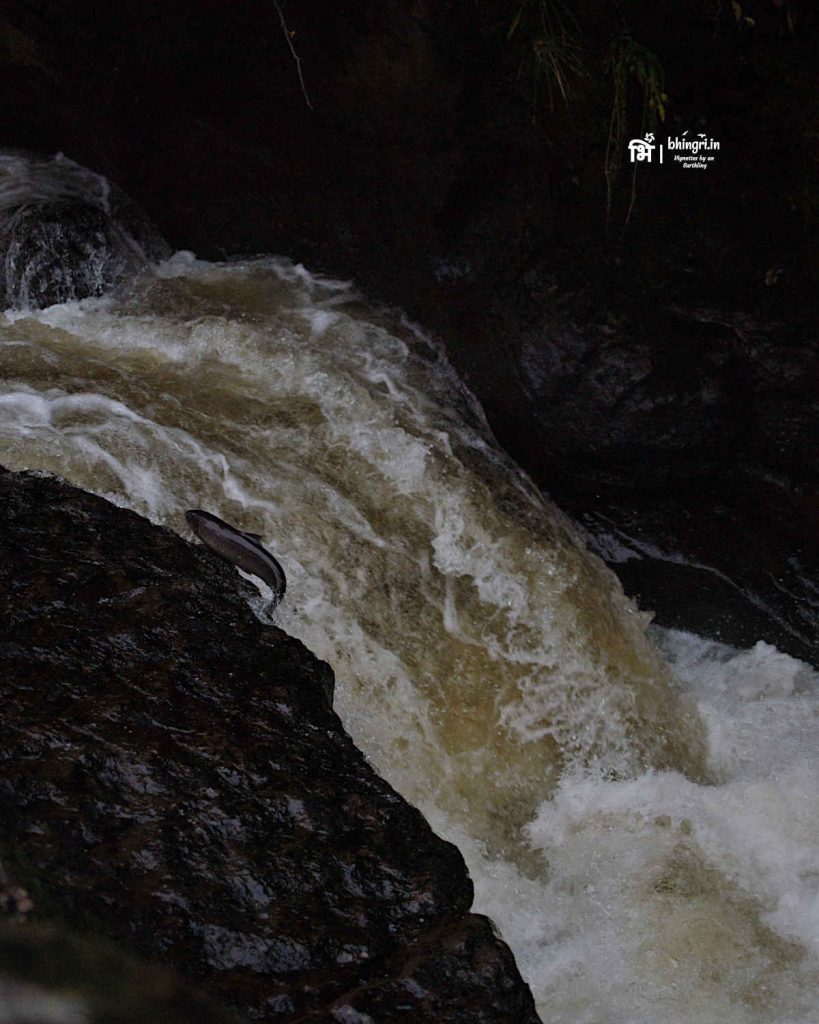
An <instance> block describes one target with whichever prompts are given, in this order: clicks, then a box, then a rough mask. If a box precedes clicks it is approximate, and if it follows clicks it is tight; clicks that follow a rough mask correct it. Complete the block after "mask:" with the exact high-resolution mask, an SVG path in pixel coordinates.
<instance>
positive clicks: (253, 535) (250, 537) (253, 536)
mask: <svg viewBox="0 0 819 1024" xmlns="http://www.w3.org/2000/svg"><path fill="white" fill-rule="evenodd" d="M244 535H245V537H247V539H248V540H255V541H260V540H261V539H262V535H261V534H260V533H248V531H247V530H245V531H244Z"/></svg>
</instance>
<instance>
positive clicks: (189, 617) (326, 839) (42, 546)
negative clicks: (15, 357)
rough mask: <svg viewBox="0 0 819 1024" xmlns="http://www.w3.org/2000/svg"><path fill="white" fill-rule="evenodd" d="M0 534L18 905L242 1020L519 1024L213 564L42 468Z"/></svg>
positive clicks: (439, 881)
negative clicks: (169, 971)
mask: <svg viewBox="0 0 819 1024" xmlns="http://www.w3.org/2000/svg"><path fill="white" fill-rule="evenodd" d="M0 537H2V542H1V543H2V558H0V595H2V596H0V623H2V626H0V630H2V632H1V633H0V635H2V637H3V643H2V648H0V673H1V674H2V677H3V679H4V683H3V689H2V720H3V730H2V734H0V798H2V803H3V815H2V817H0V859H2V860H3V862H5V863H8V864H9V865H10V866H11V867H12V869H13V870H14V872H15V875H16V877H17V880H18V882H19V884H20V885H21V886H24V887H25V889H26V890H27V891H28V892H30V893H31V898H32V900H33V902H34V904H35V908H36V907H37V905H38V904H39V905H40V906H41V907H42V908H43V912H44V913H45V914H46V915H48V914H49V913H50V914H51V915H52V916H54V915H56V916H60V917H63V918H68V919H69V920H70V921H71V922H72V923H74V924H76V926H78V927H81V928H85V929H86V930H90V931H93V932H95V933H101V934H104V935H106V936H108V937H110V938H112V939H115V940H118V941H120V942H121V943H124V944H126V945H128V946H129V947H131V948H133V949H135V950H137V951H139V952H140V953H142V954H144V955H146V956H148V957H149V958H151V959H154V960H160V961H162V962H163V963H166V964H169V965H171V966H173V967H175V968H176V969H178V970H179V971H180V972H182V974H184V975H185V976H186V977H188V978H192V979H196V980H197V981H199V982H201V984H202V985H203V986H204V987H205V988H206V989H209V990H210V991H211V992H212V993H214V994H216V995H217V996H219V997H220V998H221V999H223V1000H224V1001H225V1002H227V1003H229V1004H232V1005H233V1006H234V1007H236V1008H237V1009H239V1010H240V1011H243V1012H245V1013H246V1014H247V1015H248V1016H250V1017H252V1018H253V1019H256V1020H264V1021H289V1020H302V1019H309V1020H316V1021H318V1020H327V1021H330V1020H373V1021H376V1022H387V1021H401V1020H407V1021H412V1022H413V1024H416V1022H424V1021H430V1022H432V1021H435V1022H436V1024H445V1022H446V1024H448V1022H453V1024H454V1022H463V1024H466V1022H469V1024H481V1022H486V1024H489V1022H501V1021H503V1022H508V1024H511V1022H513V1021H514V1022H515V1024H524V1022H532V1024H534V1022H536V1021H537V1016H536V1014H535V1010H534V1004H533V1000H532V996H531V994H530V992H529V991H528V989H527V988H526V986H525V985H524V983H523V982H522V981H521V979H520V976H519V974H518V972H517V969H516V967H515V964H514V961H513V959H512V956H511V953H510V952H509V950H508V949H507V947H506V946H505V945H504V944H503V943H502V942H501V941H500V940H499V939H498V938H497V937H496V936H495V935H494V933H493V929H492V926H491V924H490V922H489V921H488V920H487V919H486V918H483V917H480V916H475V915H472V914H470V913H469V907H470V904H471V901H472V886H471V882H470V880H469V878H468V876H467V873H466V870H465V867H464V864H463V860H462V858H461V856H460V854H459V852H458V851H457V849H456V848H455V847H454V846H451V845H450V844H448V843H445V842H443V841H442V840H440V839H438V838H437V837H436V836H435V835H434V834H433V833H432V831H431V830H430V828H429V826H428V825H427V824H426V822H425V821H424V819H423V818H422V816H421V814H420V813H419V812H418V811H417V810H415V809H414V808H412V807H411V806H409V805H408V804H407V803H406V801H404V800H403V799H402V798H401V797H399V796H398V795H397V794H396V793H395V792H394V791H393V790H392V789H391V788H390V787H389V786H388V785H387V783H386V782H384V781H383V780H382V779H381V778H379V777H378V776H377V775H376V774H375V773H374V772H373V770H372V769H371V768H370V767H369V765H368V764H367V762H366V761H365V759H364V757H363V756H362V755H361V753H360V752H359V751H358V750H357V749H356V748H355V747H354V745H353V743H352V741H351V740H350V739H349V737H348V736H347V734H346V733H345V732H344V729H343V728H342V726H341V724H340V722H339V719H338V718H337V716H336V715H335V714H334V712H333V710H332V691H333V676H332V673H331V671H330V669H329V668H328V666H327V665H325V664H323V663H322V662H319V661H317V660H316V659H315V658H314V657H313V656H312V655H311V654H310V653H309V652H308V651H307V650H306V649H305V648H304V646H303V645H302V644H301V643H299V642H298V641H296V640H294V639H292V638H290V637H289V636H287V635H286V634H285V633H283V632H282V631H281V630H279V629H276V628H275V627H273V626H270V625H265V624H263V623H262V622H260V621H259V620H258V619H257V618H256V617H255V616H254V615H253V614H252V612H251V611H250V608H249V606H248V604H247V602H246V600H245V597H244V596H243V594H242V588H243V587H245V586H247V584H243V583H241V581H240V579H239V577H238V576H237V574H236V573H235V572H234V571H233V570H232V569H231V568H230V567H228V566H226V565H224V564H223V563H220V562H219V561H218V560H217V559H216V558H215V557H214V556H213V555H212V554H211V553H209V552H208V551H207V550H205V549H203V548H198V547H195V546H193V545H191V544H189V543H187V542H185V541H184V540H182V539H181V538H180V537H178V536H176V535H175V534H173V533H171V532H170V531H168V530H166V529H161V528H158V527H154V526H151V525H150V524H149V523H148V522H147V521H146V520H144V519H142V518H141V517H139V516H137V515H135V514H133V513H131V512H128V511H124V510H122V509H119V508H116V507H114V506H112V505H110V504H109V503H108V502H106V501H104V500H102V499H100V498H97V497H93V496H91V495H88V494H86V493H84V492H81V491H78V490H76V489H74V488H72V487H69V486H68V485H66V484H64V483H62V482H60V481H58V480H56V479H54V478H50V477H47V476H42V475H29V474H12V473H8V472H5V471H3V472H2V474H0ZM367 1015H369V1016H367Z"/></svg>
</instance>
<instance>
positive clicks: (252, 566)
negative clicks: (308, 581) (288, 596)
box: [185, 508, 287, 605]
mask: <svg viewBox="0 0 819 1024" xmlns="http://www.w3.org/2000/svg"><path fill="white" fill-rule="evenodd" d="M185 518H186V519H187V521H188V525H189V526H190V528H191V529H192V530H193V532H194V533H195V534H196V536H197V537H198V538H199V539H200V540H201V541H202V543H203V544H206V545H207V546H208V547H209V548H210V549H211V550H212V551H215V552H216V554H217V555H219V557H220V558H224V560H225V561H226V562H230V563H231V565H236V566H238V567H239V568H240V569H244V571H245V572H249V573H250V574H251V575H253V576H258V577H259V579H260V580H264V582H265V583H266V584H267V585H268V586H269V587H270V589H271V590H272V591H273V604H274V605H276V604H278V603H279V602H280V601H281V600H282V598H283V597H284V592H285V590H286V589H287V580H286V578H285V575H284V569H282V567H281V566H280V565H279V563H278V562H277V561H276V559H275V558H274V557H273V556H272V555H271V554H270V552H269V551H266V550H265V549H264V548H263V547H262V545H261V544H260V543H259V542H260V541H261V537H260V536H259V534H258V533H245V532H243V531H242V530H237V529H236V527H235V526H231V525H230V523H226V522H225V521H224V519H220V518H219V517H218V516H215V515H213V513H211V512H205V511H203V510H202V509H201V508H191V509H188V511H187V512H186V513H185Z"/></svg>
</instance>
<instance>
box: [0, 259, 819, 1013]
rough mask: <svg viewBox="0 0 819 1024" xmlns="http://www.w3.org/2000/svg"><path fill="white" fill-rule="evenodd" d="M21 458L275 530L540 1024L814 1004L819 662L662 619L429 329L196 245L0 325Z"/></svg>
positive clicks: (345, 682)
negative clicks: (138, 273)
mask: <svg viewBox="0 0 819 1024" xmlns="http://www.w3.org/2000/svg"><path fill="white" fill-rule="evenodd" d="M0 462H3V463H4V464H5V465H7V466H9V467H10V468H13V469H22V468H30V469H41V470H50V471H52V472H54V473H58V474H60V475H61V476H64V477H65V478H67V479H68V480H69V481H71V482H72V483H74V484H77V485H79V486H81V487H85V488H87V489H89V490H91V491H95V492H96V493H99V494H102V495H104V496H106V497H108V498H109V499H111V500H113V501H115V502H116V503H118V504H121V505H126V506H128V507H130V508H133V509H134V510H136V511H137V512H140V513H142V514H143V515H146V516H148V517H149V518H150V519H151V520H153V521H154V522H157V523H163V524H165V525H167V526H169V527H171V528H172V529H175V530H178V531H179V532H182V533H185V532H186V526H185V522H184V517H183V512H184V510H185V509H187V508H191V507H202V508H206V509H208V510H210V511H213V512H215V513H216V514H217V515H219V516H222V517H223V518H225V519H227V520H229V521H230V522H232V523H235V524H236V525H238V526H240V527H242V528H244V529H247V530H252V531H255V532H258V533H260V534H261V535H262V537H263V540H264V543H265V545H266V546H267V547H268V548H269V549H270V550H271V551H272V552H273V553H275V554H276V556H277V557H278V558H279V559H280V561H281V562H282V564H283V566H284V568H285V571H286V573H287V577H288V596H287V599H286V601H285V602H284V604H283V605H282V606H281V607H280V608H279V609H278V610H277V611H276V612H275V621H276V622H277V623H278V624H279V625H281V626H282V627H283V628H285V629H286V630H287V631H288V632H290V633H292V634H294V635H296V636H298V637H300V638H302V639H303V640H304V641H305V643H306V644H307V645H308V646H309V647H310V648H311V649H312V650H313V651H314V652H315V653H316V654H318V655H319V656H320V657H323V658H325V659H326V660H327V661H329V662H330V664H331V665H332V666H333V668H334V670H335V672H336V677H337V696H336V707H337V710H338V711H339V713H340V714H341V716H342V718H343V720H344V722H345V725H346V726H347V728H348V730H349V731H350V733H351V734H352V735H353V737H354V739H355V740H356V742H357V743H358V745H359V746H360V747H361V748H362V749H363V750H364V751H365V752H366V753H367V754H368V755H369V757H370V758H371V760H372V762H373V763H374V765H375V766H376V767H377V769H378V770H379V771H380V772H381V773H382V774H383V775H384V776H385V777H386V778H388V779H389V780H390V781H391V782H392V783H393V785H394V786H395V787H396V788H397V789H398V790H400V791H401V792H402V793H403V794H404V795H405V796H406V797H407V798H408V799H410V800H411V801H412V802H414V803H415V804H416V805H418V806H419V807H420V808H421V809H422V810H423V811H424V812H425V813H426V814H427V816H428V817H429V818H430V820H431V821H432V822H433V824H434V826H435V827H436V828H437V830H438V831H439V832H440V833H441V834H443V835H445V836H446V837H448V838H451V839H452V840H453V841H455V842H457V843H458V844H459V846H460V847H461V849H462V850H463V852H464V854H465V856H466V858H467V861H468V863H469V865H470V869H471V872H472V875H473V878H474V879H475V883H476V888H477V904H476V909H478V910H482V911H485V912H487V913H489V914H490V915H491V916H492V918H493V919H494V920H495V921H496V922H497V923H498V925H499V926H500V929H501V931H502V933H503V935H504V937H505V938H506V940H507V941H508V942H509V943H510V945H511V946H512V947H513V949H514V950H515V953H516V955H517V958H518V962H519V964H520V967H521V969H522V971H523V973H524V975H525V976H526V978H527V980H528V981H529V982H530V984H531V986H532V989H533V990H534V992H535V996H536V998H537V1001H538V1004H539V1008H540V1012H541V1014H542V1016H543V1018H544V1020H546V1021H550V1022H552V1021H567V1022H568V1021H571V1022H589V1024H591V1022H595V1024H597V1022H600V1024H603V1022H606V1024H611V1022H651V1024H663V1022H668V1024H671V1022H675V1024H676V1022H680V1024H682V1022H717V1021H719V1022H749V1024H750V1022H763V1021H766V1022H774V1021H776V1022H782V1024H785V1022H792V1024H796V1022H817V1021H819V1008H817V999H816V996H815V991H816V987H817V982H819V961H818V958H819V767H818V766H817V763H816V757H815V753H816V749H817V738H819V677H817V675H816V674H815V673H813V672H812V671H811V670H810V669H808V668H807V667H806V666H803V665H801V664H800V663H798V662H795V661H794V660H792V659H791V658H789V657H787V656H785V655H781V654H779V653H778V652H777V651H776V650H775V649H774V648H771V647H768V646H766V645H764V644H759V645H757V647H755V648H754V649H753V650H752V651H748V652H738V651H734V650H732V649H730V648H726V647H724V646H721V645H717V644H713V643H709V642H706V641H702V640H699V639H697V638H695V637H692V636H689V635H686V634H678V633H672V632H668V631H665V632H662V631H656V632H653V633H652V635H649V632H650V631H648V629H647V617H646V616H644V615H643V614H642V613H640V612H639V611H637V610H636V609H635V608H634V606H633V605H632V604H631V603H630V602H629V601H628V600H627V599H626V598H625V597H624V596H623V594H622V592H621V590H620V588H619V586H618V584H617V582H616V580H615V579H614V577H613V576H612V575H611V573H610V572H609V571H608V570H607V569H606V568H605V567H604V566H603V564H602V563H601V562H599V561H598V560H597V559H595V558H593V557H591V556H590V555H589V554H587V553H586V551H585V550H584V547H583V544H582V542H581V541H580V540H579V539H578V537H577V535H576V534H575V532H574V531H573V529H572V528H571V526H570V525H569V524H568V522H567V521H566V520H565V519H564V517H563V516H562V515H561V514H560V512H559V511H558V510H556V509H555V508H554V507H552V506H550V505H549V504H548V503H546V502H545V501H544V500H543V499H542V497H541V495H540V494H539V493H538V491H537V490H536V489H535V488H534V487H533V485H532V484H531V483H530V481H529V480H528V479H527V478H526V477H525V476H524V475H523V474H522V473H521V472H520V471H519V470H518V469H517V468H516V467H515V466H514V464H512V463H511V462H510V461H509V459H508V458H507V457H506V456H505V455H504V454H503V453H502V452H500V451H499V450H498V449H497V447H496V445H495V444H494V442H493V439H492V437H491V434H490V432H489V431H488V429H487V427H486V424H485V422H484V420H483V416H482V413H481V410H480V408H479V407H478V406H477V405H476V403H475V401H474V400H473V399H472V397H471V396H470V395H469V393H468V392H467V391H466V389H465V388H464V387H463V386H462V385H461V384H460V382H459V381H458V379H457V378H456V377H455V375H454V374H453V372H452V371H451V369H450V368H449V366H448V364H447V362H446V360H445V358H444V357H443V355H442V354H441V352H440V351H439V350H438V349H437V348H436V347H435V346H433V345H432V344H431V343H430V342H429V341H428V340H427V339H426V338H425V337H424V336H423V335H422V334H421V333H420V332H419V331H418V330H416V329H415V328H413V327H412V325H409V324H407V323H405V322H402V321H401V320H400V318H395V317H391V316H389V315H387V314H385V313H382V312H379V311H378V310H374V309H373V308H372V307H369V306H367V305H366V304H364V303H363V302H362V301H361V300H360V299H359V298H358V297H357V296H356V294H355V292H354V291H353V289H352V288H351V287H350V286H348V285H347V284H344V283H342V282H338V281H332V280H326V279H322V278H319V277H316V276H312V275H310V274H309V273H307V272H306V271H305V270H304V269H303V268H301V267H300V266H296V265H293V264H292V263H290V262H288V261H285V260H279V259H262V260H255V261H250V262H242V263H233V264H208V263H203V262H199V261H197V260H195V259H194V258H193V256H191V255H190V254H185V253H179V254H177V255H176V256H175V257H174V258H173V259H171V260H169V261H167V262H165V263H164V264H161V265H160V266H159V267H158V268H157V269H156V270H155V271H154V272H153V273H151V274H150V275H147V276H144V277H142V278H140V279H136V280H134V281H132V282H131V283H130V284H129V286H128V290H127V292H124V293H121V294H119V295H118V296H116V297H105V298H97V299H87V300H85V301H83V302H69V303H64V304H61V305H54V306H51V307H49V308H47V309H44V310H40V311H37V312H30V311H25V310H15V311H12V310H9V311H7V312H6V314H5V316H4V317H3V318H2V320H1V321H0ZM264 604H265V602H264V595H260V598H259V601H258V611H259V614H260V615H264V614H265V612H264V611H263V609H264ZM669 663H670V664H671V666H672V668H673V670H674V671H672V669H671V668H669Z"/></svg>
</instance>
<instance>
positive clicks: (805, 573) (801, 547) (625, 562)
mask: <svg viewBox="0 0 819 1024" xmlns="http://www.w3.org/2000/svg"><path fill="white" fill-rule="evenodd" d="M818 510H819V506H816V505H813V506H812V505H811V503H810V502H808V501H807V500H806V499H805V498H804V496H800V495H799V494H796V493H794V492H793V490H790V489H788V490H784V489H783V488H782V487H781V486H774V485H772V484H771V483H770V482H765V481H756V483H755V486H754V488H753V490H752V491H750V492H749V493H747V495H746V500H745V501H744V502H743V501H741V500H739V497H738V496H736V495H735V496H733V499H732V500H730V501H719V500H712V501H703V500H702V499H701V500H700V501H699V502H697V501H696V500H690V499H689V500H686V499H679V498H675V497H674V496H673V495H671V496H669V497H666V498H664V499H659V500H658V499H653V500H651V501H648V502H645V503H643V504H640V503H639V502H636V501H635V502H632V503H625V502H619V503H605V504H601V505H600V506H599V507H598V508H597V509H595V510H594V511H588V510H582V509H581V510H577V511H576V512H575V518H576V521H577V524H578V525H579V527H580V529H581V531H582V532H583V534H584V535H585V537H586V540H587V543H588V546H589V548H590V549H591V550H592V551H594V552H595V553H596V554H598V555H599V556H600V557H601V558H603V559H604V560H605V561H606V562H607V563H608V565H609V566H610V567H611V568H612V569H614V571H615V572H616V573H617V575H618V576H619V577H620V581H621V582H622V584H623V589H624V590H625V591H626V593H627V594H629V595H630V596H632V597H634V598H635V599H636V600H637V602H638V603H639V604H640V606H641V608H644V609H650V610H651V611H653V612H654V613H655V621H656V622H657V623H658V624H659V625H663V626H672V627H675V628H677V629H685V630H690V631H693V632H695V633H698V634H700V635H701V636H706V637H711V638H712V639H715V640H721V641H722V642H723V643H728V644H732V645H733V646H735V647H742V648H745V647H751V646H753V645H754V644H755V643H756V642H757V641H758V640H759V639H762V638H764V639H765V640H766V641H767V642H768V643H772V644H775V645H776V646H777V647H778V648H779V649H780V650H781V651H786V652H788V653H789V654H791V655H793V656H794V657H796V658H800V659H802V660H803V661H807V662H808V663H810V664H812V665H819V638H817V629H816V623H817V621H819V586H817V580H819V548H818V547H817V543H819V533H818V532H817V531H816V530H815V529H814V530H812V529H811V527H810V525H809V522H804V521H802V520H803V518H804V519H805V520H809V521H810V522H813V521H815V518H816V516H817V511H818ZM811 536H813V537H814V538H816V540H815V541H814V543H813V544H810V543H806V542H805V541H806V538H810V537H811ZM771 537H773V538H775V539H776V540H777V541H778V543H771V540H770V538H771ZM783 552H784V553H786V554H784V555H783Z"/></svg>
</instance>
